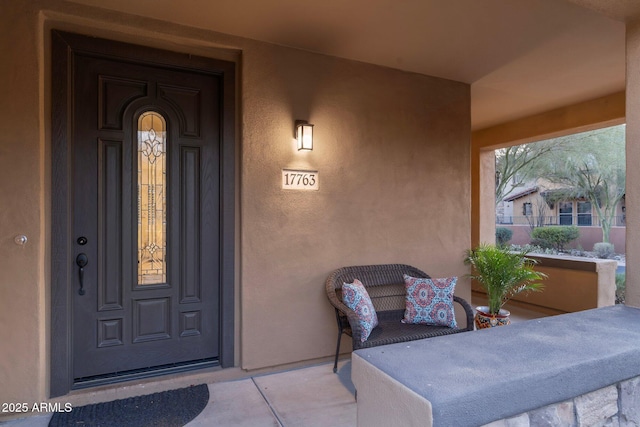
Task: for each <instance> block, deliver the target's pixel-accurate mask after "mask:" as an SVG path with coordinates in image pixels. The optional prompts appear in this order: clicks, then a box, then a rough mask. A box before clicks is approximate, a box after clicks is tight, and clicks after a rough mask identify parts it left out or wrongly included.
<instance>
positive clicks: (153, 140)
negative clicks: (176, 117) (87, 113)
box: [138, 111, 167, 285]
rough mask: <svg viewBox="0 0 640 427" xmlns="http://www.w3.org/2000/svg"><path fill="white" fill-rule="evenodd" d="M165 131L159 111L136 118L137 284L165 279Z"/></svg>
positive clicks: (150, 283) (149, 112)
mask: <svg viewBox="0 0 640 427" xmlns="http://www.w3.org/2000/svg"><path fill="white" fill-rule="evenodd" d="M166 153H167V132H166V121H165V119H164V118H163V117H162V115H160V114H158V113H156V112H153V111H148V112H145V113H143V114H142V115H141V116H140V118H139V119H138V284H139V285H152V284H159V283H166V281H167V263H166V252H167V251H166V248H167V221H166V216H167V214H166V209H167V196H166V194H167V192H166V189H167V188H166V182H167V181H166V177H167V170H166V169H167V167H166V166H167V156H166Z"/></svg>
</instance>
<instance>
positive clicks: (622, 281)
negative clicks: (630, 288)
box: [616, 273, 627, 304]
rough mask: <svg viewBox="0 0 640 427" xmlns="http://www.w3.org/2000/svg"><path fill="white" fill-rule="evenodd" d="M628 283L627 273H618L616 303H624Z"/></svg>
mask: <svg viewBox="0 0 640 427" xmlns="http://www.w3.org/2000/svg"><path fill="white" fill-rule="evenodd" d="M626 285H627V275H626V274H625V273H616V304H624V298H625V295H624V294H625V290H626Z"/></svg>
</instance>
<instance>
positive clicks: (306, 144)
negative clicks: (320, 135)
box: [295, 120, 313, 151]
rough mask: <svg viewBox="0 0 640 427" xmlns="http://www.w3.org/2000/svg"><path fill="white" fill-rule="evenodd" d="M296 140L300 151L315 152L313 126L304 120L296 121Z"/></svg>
mask: <svg viewBox="0 0 640 427" xmlns="http://www.w3.org/2000/svg"><path fill="white" fill-rule="evenodd" d="M295 134H296V140H297V141H298V151H300V150H309V151H311V150H313V125H312V124H309V123H308V122H306V121H303V120H296V132H295Z"/></svg>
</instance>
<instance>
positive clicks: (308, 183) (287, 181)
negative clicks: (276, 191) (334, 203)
mask: <svg viewBox="0 0 640 427" xmlns="http://www.w3.org/2000/svg"><path fill="white" fill-rule="evenodd" d="M318 180H319V178H318V171H302V170H292V169H282V189H283V190H317V189H318Z"/></svg>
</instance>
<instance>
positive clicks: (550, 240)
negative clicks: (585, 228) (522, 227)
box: [531, 225, 580, 252]
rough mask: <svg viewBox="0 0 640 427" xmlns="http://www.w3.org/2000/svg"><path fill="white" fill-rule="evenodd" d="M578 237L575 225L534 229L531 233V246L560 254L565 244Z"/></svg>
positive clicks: (578, 231)
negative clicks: (551, 249) (550, 249)
mask: <svg viewBox="0 0 640 427" xmlns="http://www.w3.org/2000/svg"><path fill="white" fill-rule="evenodd" d="M579 235H580V230H579V229H578V227H577V226H575V225H554V226H550V227H536V228H534V229H533V231H532V232H531V244H533V245H537V246H540V247H542V248H554V249H556V250H557V251H559V252H560V251H563V250H564V246H565V245H566V244H567V243H569V242H571V241H572V240H575V239H577V238H578V236H579Z"/></svg>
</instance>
